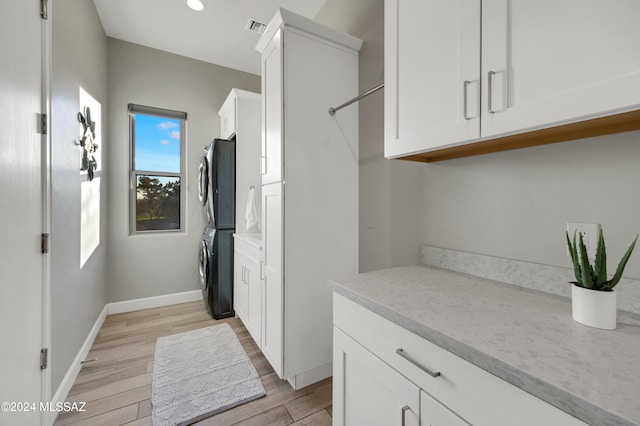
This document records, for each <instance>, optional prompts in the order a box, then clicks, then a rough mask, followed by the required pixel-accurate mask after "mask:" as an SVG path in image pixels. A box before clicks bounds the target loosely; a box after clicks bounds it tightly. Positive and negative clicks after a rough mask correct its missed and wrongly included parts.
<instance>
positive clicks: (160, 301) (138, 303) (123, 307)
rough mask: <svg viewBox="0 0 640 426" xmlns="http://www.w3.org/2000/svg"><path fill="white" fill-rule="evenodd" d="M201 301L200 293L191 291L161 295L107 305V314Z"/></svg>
mask: <svg viewBox="0 0 640 426" xmlns="http://www.w3.org/2000/svg"><path fill="white" fill-rule="evenodd" d="M198 300H202V291H200V290H193V291H185V292H182V293H174V294H163V295H162V296H154V297H145V298H142V299H133V300H125V301H123V302H112V303H108V304H107V307H108V309H109V310H108V314H109V315H113V314H121V313H123V312H133V311H140V310H142V309H150V308H158V307H160V306H169V305H177V304H178V303H187V302H196V301H198Z"/></svg>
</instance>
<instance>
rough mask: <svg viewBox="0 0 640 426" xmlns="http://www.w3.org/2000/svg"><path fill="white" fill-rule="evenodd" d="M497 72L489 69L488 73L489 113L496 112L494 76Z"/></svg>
mask: <svg viewBox="0 0 640 426" xmlns="http://www.w3.org/2000/svg"><path fill="white" fill-rule="evenodd" d="M495 74H496V72H495V71H489V72H488V73H487V92H488V93H487V102H488V104H489V105H488V109H489V114H495V113H496V112H495V111H494V110H493V76H494V75H495Z"/></svg>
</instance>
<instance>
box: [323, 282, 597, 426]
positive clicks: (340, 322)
mask: <svg viewBox="0 0 640 426" xmlns="http://www.w3.org/2000/svg"><path fill="white" fill-rule="evenodd" d="M334 325H335V326H336V327H337V328H339V329H340V330H342V331H343V332H344V333H345V334H347V335H349V336H350V337H351V338H353V339H354V340H356V341H357V342H358V343H360V344H361V345H363V346H364V347H366V348H367V349H368V350H369V351H371V352H372V353H373V354H375V355H376V356H378V357H379V358H380V359H382V360H383V361H385V362H386V363H387V364H389V365H390V366H391V367H393V368H394V369H395V370H397V371H398V372H399V373H401V374H402V375H404V376H405V377H407V378H408V379H409V380H411V381H412V382H413V383H415V384H417V385H418V386H419V387H420V388H422V389H423V390H424V391H426V392H427V393H428V394H430V395H431V396H433V397H434V398H435V399H436V400H438V401H439V402H441V403H442V404H443V405H445V406H446V407H448V408H449V409H450V410H452V411H454V412H456V413H457V415H459V416H460V417H462V418H464V419H465V420H466V421H468V422H470V423H471V424H473V425H492V426H494V425H498V424H499V425H502V424H504V425H507V424H517V425H520V426H529V425H530V426H538V425H540V424H553V425H567V426H573V425H583V426H584V425H586V424H585V423H583V422H581V421H580V420H578V419H577V418H575V417H573V416H571V415H569V414H567V413H565V412H563V411H561V410H559V409H557V408H556V407H554V406H552V405H550V404H548V403H546V402H544V401H542V400H541V399H538V398H536V397H534V396H533V395H531V394H529V393H527V392H525V391H523V390H521V389H519V388H517V387H515V386H513V385H511V384H509V383H507V382H505V381H504V380H502V379H500V378H498V377H496V376H494V375H493V374H491V373H489V372H487V371H485V370H483V369H481V368H479V367H476V366H475V365H473V364H471V363H470V362H468V361H465V360H463V359H462V358H460V357H458V356H456V355H454V354H452V353H451V352H448V351H446V350H444V349H442V348H441V347H439V346H437V345H435V344H433V343H431V342H429V341H427V340H425V339H423V338H422V337H420V336H418V335H416V334H414V333H412V332H410V331H408V330H406V329H404V328H402V327H400V326H399V325H397V324H395V323H392V322H391V321H389V320H387V319H385V318H383V317H381V316H380V315H378V314H375V313H373V312H372V311H370V310H368V309H366V308H364V307H362V306H361V305H358V304H357V303H354V302H352V301H351V300H348V299H346V298H345V297H343V296H340V295H338V294H335V293H334ZM398 349H401V350H402V353H400V354H399V353H398ZM418 365H420V366H422V367H423V368H426V369H428V370H431V372H432V373H439V374H440V375H439V376H437V377H432V375H431V374H429V373H428V372H426V371H425V370H424V369H423V368H420V367H419V366H418ZM434 375H435V374H434Z"/></svg>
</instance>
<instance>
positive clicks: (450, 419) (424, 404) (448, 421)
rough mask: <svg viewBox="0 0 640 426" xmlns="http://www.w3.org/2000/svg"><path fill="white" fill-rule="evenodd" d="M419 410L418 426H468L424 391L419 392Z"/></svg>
mask: <svg viewBox="0 0 640 426" xmlns="http://www.w3.org/2000/svg"><path fill="white" fill-rule="evenodd" d="M420 410H421V412H420V426H469V423H467V422H465V421H464V420H462V419H461V418H460V417H458V416H457V415H455V414H454V413H453V412H452V411H450V410H448V409H447V408H445V407H444V406H443V405H442V404H440V403H439V402H438V401H436V400H435V399H433V398H432V397H431V396H430V395H429V394H427V393H426V392H424V391H420Z"/></svg>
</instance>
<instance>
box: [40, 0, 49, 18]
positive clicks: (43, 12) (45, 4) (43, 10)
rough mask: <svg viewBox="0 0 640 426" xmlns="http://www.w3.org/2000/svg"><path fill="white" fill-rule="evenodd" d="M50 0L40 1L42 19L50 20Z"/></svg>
mask: <svg viewBox="0 0 640 426" xmlns="http://www.w3.org/2000/svg"><path fill="white" fill-rule="evenodd" d="M48 3H49V0H40V17H41V18H42V19H49V14H48V13H47V9H48V6H49V4H48Z"/></svg>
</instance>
